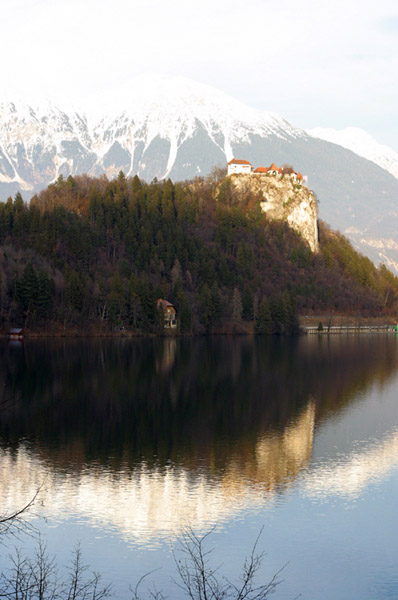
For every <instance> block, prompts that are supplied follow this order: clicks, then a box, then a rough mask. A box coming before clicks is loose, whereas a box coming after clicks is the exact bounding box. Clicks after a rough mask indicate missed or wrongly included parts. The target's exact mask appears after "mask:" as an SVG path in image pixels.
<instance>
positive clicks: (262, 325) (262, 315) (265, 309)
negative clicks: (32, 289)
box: [255, 297, 272, 335]
mask: <svg viewBox="0 0 398 600" xmlns="http://www.w3.org/2000/svg"><path fill="white" fill-rule="evenodd" d="M255 329H256V333H259V334H261V335H269V334H270V333H272V315H271V310H270V306H269V303H268V300H267V298H265V297H264V298H263V299H262V300H261V302H260V306H259V307H258V312H257V319H256V323H255Z"/></svg>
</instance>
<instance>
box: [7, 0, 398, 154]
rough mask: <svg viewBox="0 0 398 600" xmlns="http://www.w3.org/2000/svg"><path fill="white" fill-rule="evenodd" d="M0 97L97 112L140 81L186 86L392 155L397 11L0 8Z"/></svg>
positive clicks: (290, 4)
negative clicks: (364, 133) (362, 139)
mask: <svg viewBox="0 0 398 600" xmlns="http://www.w3.org/2000/svg"><path fill="white" fill-rule="evenodd" d="M0 9H1V11H0V14H1V22H0V51H1V82H0V97H1V96H2V95H3V96H4V95H6V96H7V97H9V96H10V94H12V93H14V90H15V89H18V90H19V95H23V94H25V93H27V94H29V96H30V95H31V93H33V94H36V93H37V94H38V95H52V96H55V97H63V98H67V99H74V101H75V104H77V105H79V104H82V103H83V102H84V103H87V102H88V101H90V102H92V101H94V102H95V103H96V104H97V106H99V105H100V101H101V100H100V98H101V95H102V94H104V93H106V92H107V90H109V89H113V90H117V89H118V87H120V86H123V87H125V83H126V81H127V82H129V81H133V79H134V77H135V76H137V75H142V74H146V73H157V74H161V75H183V76H186V77H190V78H191V79H194V80H197V81H200V82H202V83H206V84H208V85H211V86H214V87H217V88H219V89H221V90H223V91H224V92H227V93H229V94H231V95H232V96H234V97H235V98H237V99H239V100H241V101H243V102H245V103H247V104H249V105H251V106H253V107H256V108H261V109H264V110H273V111H275V112H277V113H278V114H280V115H281V116H282V117H284V118H286V119H287V120H289V121H290V122H292V123H293V124H294V125H296V126H298V127H303V128H310V127H315V126H322V127H336V128H343V127H346V126H357V127H362V128H364V129H366V130H368V131H369V132H370V133H371V134H372V135H373V136H374V137H375V138H376V139H377V140H378V141H380V142H382V143H386V144H388V145H390V146H391V147H393V148H395V150H398V117H397V107H398V78H397V76H398V6H397V2H396V0H379V1H378V2H374V1H372V2H370V1H369V0H344V1H343V0H327V1H324V0H308V1H306V0H302V1H301V2H300V1H298V0H272V1H268V0H242V1H236V0H201V1H200V2H199V1H195V2H194V1H192V0H169V1H168V2H166V1H165V0H0Z"/></svg>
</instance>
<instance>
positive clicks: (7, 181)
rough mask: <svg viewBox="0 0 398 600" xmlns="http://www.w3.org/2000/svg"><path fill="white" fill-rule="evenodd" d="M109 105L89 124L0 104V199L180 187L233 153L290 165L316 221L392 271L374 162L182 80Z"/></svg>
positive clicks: (392, 187) (386, 186)
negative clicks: (54, 188) (120, 184)
mask: <svg viewBox="0 0 398 600" xmlns="http://www.w3.org/2000/svg"><path fill="white" fill-rule="evenodd" d="M0 100H1V99H0ZM111 105H112V109H111V110H109V112H108V113H107V115H106V116H103V117H100V118H97V119H94V117H93V116H92V115H93V114H94V111H93V112H92V113H90V114H89V115H88V116H85V115H84V114H83V113H82V112H81V111H80V110H79V111H78V112H77V111H74V110H70V109H68V110H66V109H62V108H60V107H57V106H55V105H54V104H51V103H49V102H46V103H37V102H36V104H34V105H33V104H32V105H27V104H24V103H21V102H3V103H1V102H0V199H2V200H5V199H6V197H7V196H8V195H10V194H11V195H13V194H15V192H16V191H17V190H18V189H21V190H22V191H23V192H24V196H25V197H26V198H29V197H30V196H31V195H32V194H33V193H34V192H35V191H37V190H40V189H42V188H43V187H45V186H46V185H48V184H49V183H51V182H52V181H54V180H56V179H57V178H58V177H59V175H63V176H64V177H67V176H68V175H69V174H72V175H75V174H81V173H88V174H91V175H101V174H106V175H107V176H108V177H113V176H115V175H116V174H117V173H118V172H119V171H120V170H123V171H124V173H125V174H126V175H135V174H138V175H139V176H140V177H141V178H143V179H145V180H147V181H151V180H152V179H153V178H154V177H157V178H158V179H162V178H167V177H170V178H171V179H173V180H183V179H190V178H193V177H195V176H197V175H206V174H207V173H209V171H210V170H211V169H212V168H213V167H214V166H220V165H221V166H224V165H225V164H226V162H227V161H228V160H230V159H231V158H232V157H233V156H235V157H237V158H245V159H247V160H250V161H251V162H252V163H253V165H255V166H259V165H269V164H270V163H271V162H276V163H279V164H284V163H290V164H292V165H293V166H294V168H295V169H296V170H300V171H301V173H303V174H304V175H307V176H308V181H309V187H310V188H311V189H313V190H314V191H315V192H316V194H317V196H318V198H319V200H320V216H321V218H323V219H324V220H326V221H327V222H328V223H329V224H330V225H331V226H332V227H335V228H338V229H340V230H341V231H342V232H344V233H346V234H347V235H348V236H349V237H350V239H351V240H352V241H353V243H354V244H355V246H356V247H357V248H358V249H360V250H361V252H363V253H365V254H366V255H368V256H369V257H370V258H371V259H372V260H374V261H375V262H376V263H378V262H380V261H383V262H386V263H387V264H388V265H389V266H390V267H392V268H394V269H396V270H397V271H398V244H396V242H395V240H394V238H395V232H396V231H398V204H397V203H398V180H397V179H396V178H395V177H394V176H393V175H391V174H390V173H389V172H387V171H386V170H385V169H383V168H381V167H380V166H378V165H376V164H375V163H374V162H371V161H369V160H366V159H365V158H362V157H360V156H358V154H355V153H353V152H352V151H350V150H347V149H345V148H343V147H341V146H340V145H336V144H334V143H330V142H328V141H324V140H321V139H319V138H314V137H313V136H311V135H309V134H308V133H307V132H305V131H303V130H300V129H298V128H296V127H294V126H293V125H291V124H289V123H288V122H287V121H285V120H284V119H282V118H281V117H279V116H278V115H276V114H274V113H271V112H265V111H257V110H253V109H251V108H250V107H248V106H246V105H244V104H242V103H241V102H238V101H237V100H235V99H233V98H231V97H229V96H227V95H226V94H224V93H222V92H219V91H217V90H214V89H213V88H210V87H208V86H204V85H200V84H197V83H195V82H192V81H189V80H185V79H182V78H174V79H171V80H156V81H153V80H150V81H149V82H148V81H146V82H141V83H140V84H139V85H137V87H136V88H135V89H134V90H132V91H131V90H129V91H128V92H126V95H125V97H122V98H119V99H117V100H116V99H115V101H114V103H111Z"/></svg>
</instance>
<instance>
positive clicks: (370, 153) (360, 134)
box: [307, 127, 398, 179]
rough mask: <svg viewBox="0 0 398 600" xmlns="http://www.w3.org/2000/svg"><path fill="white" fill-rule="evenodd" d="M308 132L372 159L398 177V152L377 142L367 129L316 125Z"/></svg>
mask: <svg viewBox="0 0 398 600" xmlns="http://www.w3.org/2000/svg"><path fill="white" fill-rule="evenodd" d="M307 133H309V134H310V135H312V136H313V137H316V138H320V139H321V140H325V141H326V142H332V143H333V144H338V145H339V146H343V148H347V149H348V150H352V152H355V154H358V156H363V157H364V158H367V159H368V160H371V161H372V162H374V163H376V165H379V167H381V168H382V169H385V170H386V171H388V172H389V173H391V175H394V177H396V178H397V179H398V152H395V150H393V149H392V148H389V146H385V145H384V144H380V143H379V142H377V141H376V140H375V139H374V138H373V137H372V136H371V135H370V134H369V133H368V132H367V131H364V130H363V129H360V128H358V127H346V128H345V129H330V128H323V127H315V128H314V129H308V130H307Z"/></svg>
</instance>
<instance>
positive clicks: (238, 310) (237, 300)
mask: <svg viewBox="0 0 398 600" xmlns="http://www.w3.org/2000/svg"><path fill="white" fill-rule="evenodd" d="M232 320H233V321H234V323H239V322H240V321H241V320H242V298H241V295H240V292H239V290H238V288H237V287H235V288H234V291H233V294H232Z"/></svg>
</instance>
